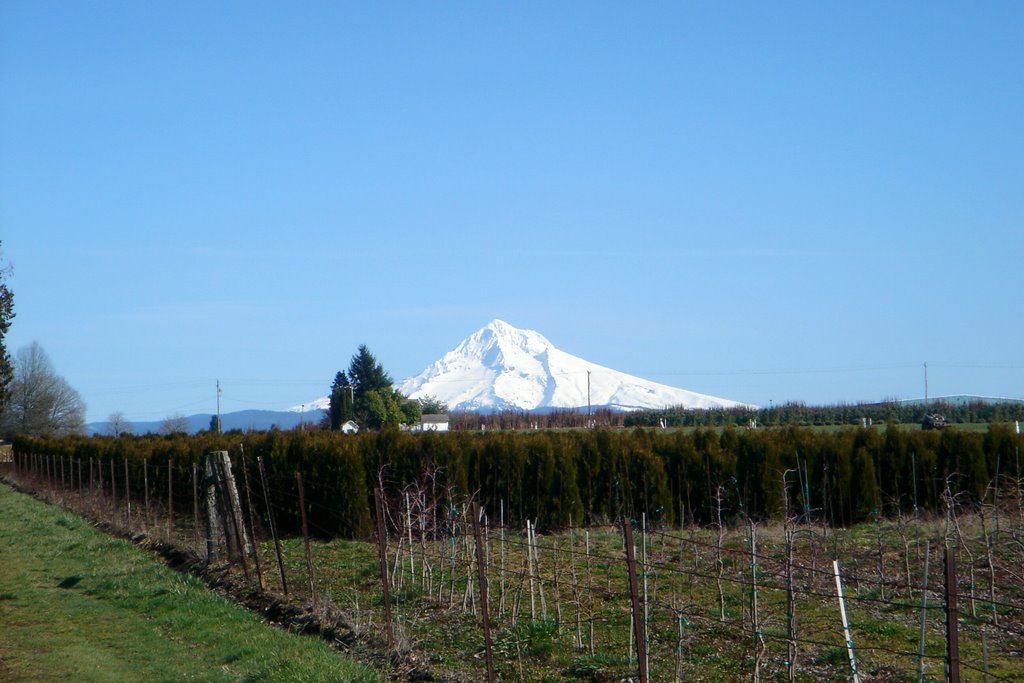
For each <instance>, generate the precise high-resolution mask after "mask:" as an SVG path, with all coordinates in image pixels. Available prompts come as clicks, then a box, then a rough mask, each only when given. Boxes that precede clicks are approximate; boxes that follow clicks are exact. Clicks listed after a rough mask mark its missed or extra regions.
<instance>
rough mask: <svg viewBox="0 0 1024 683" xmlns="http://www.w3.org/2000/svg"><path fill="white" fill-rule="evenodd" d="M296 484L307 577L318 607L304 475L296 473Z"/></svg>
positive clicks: (314, 601) (311, 593)
mask: <svg viewBox="0 0 1024 683" xmlns="http://www.w3.org/2000/svg"><path fill="white" fill-rule="evenodd" d="M295 482H296V483H297V484H298V487H299V512H301V513H302V515H301V516H302V542H303V544H304V545H305V548H306V575H307V576H308V577H309V594H310V596H312V599H313V607H316V584H315V583H314V581H313V555H312V553H311V552H310V549H309V525H308V524H307V522H306V493H305V491H304V490H303V488H302V473H301V472H299V471H296V472H295Z"/></svg>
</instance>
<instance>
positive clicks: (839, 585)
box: [832, 560, 860, 683]
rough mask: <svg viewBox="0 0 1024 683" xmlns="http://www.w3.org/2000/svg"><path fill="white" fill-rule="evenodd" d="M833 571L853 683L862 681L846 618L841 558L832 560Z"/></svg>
mask: <svg viewBox="0 0 1024 683" xmlns="http://www.w3.org/2000/svg"><path fill="white" fill-rule="evenodd" d="M832 571H833V573H834V574H835V577H836V595H837V596H838V597H839V614H840V615H841V616H842V618H843V637H844V638H845V639H846V651H847V653H848V654H849V655H850V671H851V672H852V674H853V683H860V676H859V675H858V674H857V659H856V657H855V656H854V654H853V639H852V637H851V636H850V624H849V622H848V621H847V620H846V602H845V601H844V600H843V584H842V581H841V580H840V579H839V560H832Z"/></svg>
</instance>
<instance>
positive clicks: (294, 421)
mask: <svg viewBox="0 0 1024 683" xmlns="http://www.w3.org/2000/svg"><path fill="white" fill-rule="evenodd" d="M212 417H213V415H212V414H211V413H197V414H195V415H189V416H187V417H186V418H185V421H186V422H187V424H188V431H189V433H190V434H194V433H196V432H199V431H202V430H204V429H209V428H210V419H211V418H212ZM321 418H323V411H322V410H319V409H318V410H307V411H306V412H295V411H286V410H240V411H238V412H235V413H222V414H221V416H220V423H221V430H222V431H225V432H227V431H231V430H233V429H241V430H243V431H248V430H252V431H262V430H267V429H270V428H271V427H277V428H278V429H294V428H295V427H298V426H299V425H300V424H318V423H319V422H320V420H321ZM163 423H164V420H156V421H153V422H130V423H129V427H130V430H131V432H132V433H134V434H147V433H157V432H159V431H160V426H161V425H162V424H163ZM85 429H86V433H87V434H90V435H92V434H109V433H110V423H109V422H90V423H89V424H87V425H85Z"/></svg>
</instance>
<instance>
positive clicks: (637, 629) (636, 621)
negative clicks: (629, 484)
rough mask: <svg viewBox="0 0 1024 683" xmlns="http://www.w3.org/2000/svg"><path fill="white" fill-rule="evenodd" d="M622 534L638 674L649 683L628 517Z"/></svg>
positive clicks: (643, 681) (634, 558) (631, 531)
mask: <svg viewBox="0 0 1024 683" xmlns="http://www.w3.org/2000/svg"><path fill="white" fill-rule="evenodd" d="M622 532H623V536H624V537H625V545H626V571H627V573H628V575H629V598H630V603H631V605H632V609H633V633H634V634H635V636H636V658H637V672H638V674H639V681H640V683H648V681H649V679H648V678H647V634H646V633H645V631H646V629H645V628H644V626H645V624H644V621H643V613H642V612H641V611H640V589H639V586H638V584H637V578H636V553H635V551H634V550H633V526H632V524H630V523H629V518H628V517H623V518H622Z"/></svg>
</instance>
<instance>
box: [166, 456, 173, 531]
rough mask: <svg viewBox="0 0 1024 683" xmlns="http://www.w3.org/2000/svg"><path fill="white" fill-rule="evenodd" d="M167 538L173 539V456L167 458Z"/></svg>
mask: <svg viewBox="0 0 1024 683" xmlns="http://www.w3.org/2000/svg"><path fill="white" fill-rule="evenodd" d="M167 540H168V541H173V540H174V458H168V459H167Z"/></svg>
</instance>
